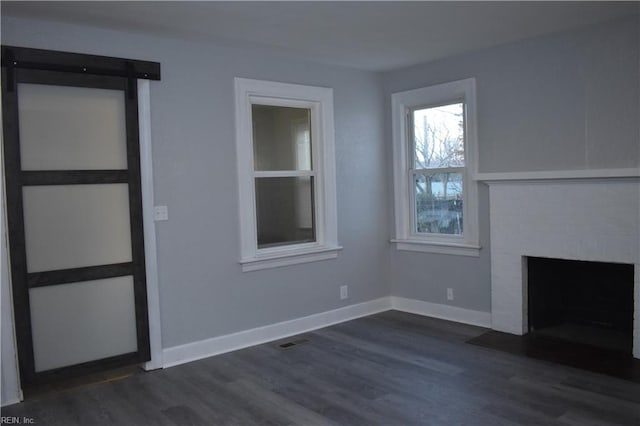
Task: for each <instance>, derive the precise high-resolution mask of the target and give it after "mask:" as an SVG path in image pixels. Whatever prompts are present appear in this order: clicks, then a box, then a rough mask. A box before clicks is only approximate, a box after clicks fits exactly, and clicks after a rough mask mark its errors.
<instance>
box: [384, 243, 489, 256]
mask: <svg viewBox="0 0 640 426" xmlns="http://www.w3.org/2000/svg"><path fill="white" fill-rule="evenodd" d="M391 242H392V243H394V244H395V245H396V249H398V250H401V251H417V252H423V253H439V254H451V255H456V256H471V257H479V256H480V249H481V247H480V246H479V245H477V244H468V243H447V242H434V241H421V240H391Z"/></svg>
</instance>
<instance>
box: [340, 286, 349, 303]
mask: <svg viewBox="0 0 640 426" xmlns="http://www.w3.org/2000/svg"><path fill="white" fill-rule="evenodd" d="M348 297H349V286H346V285H341V286H340V299H341V300H342V299H347V298H348Z"/></svg>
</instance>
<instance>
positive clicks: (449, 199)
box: [391, 79, 480, 256]
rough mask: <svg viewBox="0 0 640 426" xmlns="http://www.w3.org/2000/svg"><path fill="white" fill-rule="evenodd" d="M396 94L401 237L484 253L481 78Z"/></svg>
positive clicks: (418, 246) (430, 248) (444, 249)
mask: <svg viewBox="0 0 640 426" xmlns="http://www.w3.org/2000/svg"><path fill="white" fill-rule="evenodd" d="M391 100H392V113H393V117H392V124H393V141H394V189H395V219H396V230H395V231H396V237H395V239H393V240H392V242H394V243H396V246H397V248H398V249H400V250H412V251H426V252H436V253H447V254H460V255H467V256H477V255H479V249H480V247H479V245H478V212H477V198H478V195H477V183H475V182H474V181H473V179H472V177H473V173H474V172H475V161H476V144H477V142H476V127H475V126H476V124H475V80H474V79H467V80H460V81H455V82H452V83H445V84H440V85H437V86H431V87H426V88H421V89H416V90H410V91H406V92H400V93H395V94H393V95H392V97H391Z"/></svg>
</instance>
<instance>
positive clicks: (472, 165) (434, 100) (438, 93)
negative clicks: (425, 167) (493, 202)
mask: <svg viewBox="0 0 640 426" xmlns="http://www.w3.org/2000/svg"><path fill="white" fill-rule="evenodd" d="M460 100H463V101H464V103H465V172H464V177H463V179H464V180H463V182H464V183H463V185H464V204H463V217H464V221H465V226H464V231H463V235H461V236H458V235H451V236H449V235H436V234H430V235H429V234H425V235H417V234H416V233H414V232H413V231H412V219H411V218H412V208H413V204H412V199H413V196H412V195H411V188H409V179H408V177H407V173H408V172H409V164H410V163H409V161H410V160H409V159H410V158H411V156H410V152H409V147H410V144H409V139H408V138H409V130H410V129H408V120H407V111H409V110H411V109H414V108H417V107H422V106H428V105H438V104H445V103H448V102H456V101H460ZM391 114H392V118H391V124H392V132H393V134H392V138H393V183H394V207H395V208H394V213H395V238H393V239H392V240H391V242H392V243H394V244H395V245H396V248H397V249H398V250H408V251H418V252H430V253H442V254H454V255H463V256H479V251H480V248H481V247H480V244H479V237H478V182H477V181H475V180H474V179H473V177H474V176H475V175H476V171H477V170H478V152H477V149H478V137H477V116H476V114H477V112H476V84H475V78H467V79H463V80H458V81H453V82H448V83H443V84H437V85H433V86H429V87H422V88H419V89H413V90H407V91H404V92H398V93H393V94H392V95H391Z"/></svg>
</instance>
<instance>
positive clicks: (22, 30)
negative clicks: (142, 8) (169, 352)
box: [2, 16, 390, 347]
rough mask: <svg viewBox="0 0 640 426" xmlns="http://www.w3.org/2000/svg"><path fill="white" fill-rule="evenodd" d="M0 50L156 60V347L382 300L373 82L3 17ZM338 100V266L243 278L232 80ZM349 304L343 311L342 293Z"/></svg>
mask: <svg viewBox="0 0 640 426" xmlns="http://www.w3.org/2000/svg"><path fill="white" fill-rule="evenodd" d="M2 42H3V44H10V45H16V46H26V47H35V48H46V49H55V50H67V51H75V52H83V53H91V54H99V55H109V56H119V57H129V58H135V59H146V60H153V61H159V62H160V63H161V64H162V81H159V82H152V83H151V120H152V140H153V169H154V179H155V188H154V191H155V199H156V204H166V205H168V206H169V221H168V222H159V223H157V226H156V230H157V246H158V264H159V281H160V303H161V317H162V338H163V346H164V347H171V346H175V345H179V344H184V343H189V342H193V341H198V340H201V339H206V338H210V337H214V336H219V335H223V334H227V333H232V332H236V331H240V330H245V329H250V328H253V327H258V326H262V325H265V324H270V323H275V322H279V321H284V320H289V319H293V318H297V317H301V316H306V315H310V314H313V313H317V312H323V311H328V310H331V309H335V308H338V307H341V306H344V305H347V304H352V303H357V302H363V301H367V300H372V299H375V298H378V297H382V296H387V295H388V294H389V287H388V284H387V282H388V278H387V271H388V268H387V266H386V265H387V262H388V259H389V254H388V252H389V247H388V242H387V238H388V236H389V229H388V217H387V215H388V210H387V200H389V198H390V197H389V194H388V193H387V189H386V188H387V180H386V173H384V172H383V173H381V172H380V171H381V170H386V167H387V158H386V149H385V147H384V141H383V111H384V108H383V105H384V101H383V94H382V90H381V84H380V80H379V76H377V75H376V74H373V73H367V72H361V71H356V70H351V69H347V68H339V67H333V66H324V65H318V64H316V63H310V62H303V61H297V60H293V59H291V58H288V57H286V56H274V55H272V54H271V55H267V54H265V53H263V52H261V51H260V50H254V49H250V48H242V49H238V48H232V47H228V46H222V45H212V44H204V43H199V42H193V41H180V40H176V39H168V38H167V39H165V38H158V37H151V36H146V35H140V34H133V33H124V32H116V31H109V30H101V29H96V28H90V27H80V26H72V25H66V24H57V23H48V22H42V21H31V20H24V19H17V18H10V17H6V16H4V17H3V18H2ZM234 77H246V78H256V79H265V80H275V81H283V82H287V83H299V84H309V85H317V86H327V87H332V88H333V89H334V99H335V128H336V157H337V158H336V161H337V189H338V226H339V229H338V231H339V240H340V243H341V244H342V245H343V246H344V250H343V251H342V252H340V254H339V256H338V259H337V260H328V261H323V262H316V263H311V264H304V265H296V266H290V267H285V268H277V269H271V270H265V271H257V272H249V273H242V272H241V271H240V266H239V264H238V263H237V260H238V257H239V247H238V245H239V242H238V239H239V231H238V219H237V218H238V205H237V179H236V158H235V142H234V125H233V123H234V97H233V78H234ZM342 284H348V285H349V299H348V300H346V301H340V300H339V286H340V285H342Z"/></svg>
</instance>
